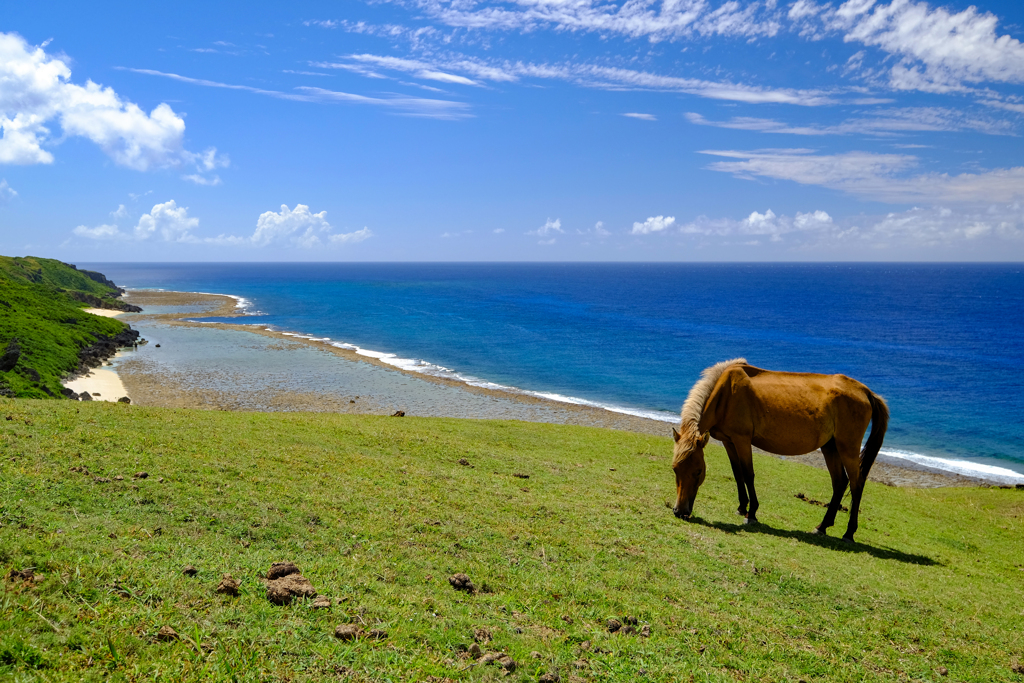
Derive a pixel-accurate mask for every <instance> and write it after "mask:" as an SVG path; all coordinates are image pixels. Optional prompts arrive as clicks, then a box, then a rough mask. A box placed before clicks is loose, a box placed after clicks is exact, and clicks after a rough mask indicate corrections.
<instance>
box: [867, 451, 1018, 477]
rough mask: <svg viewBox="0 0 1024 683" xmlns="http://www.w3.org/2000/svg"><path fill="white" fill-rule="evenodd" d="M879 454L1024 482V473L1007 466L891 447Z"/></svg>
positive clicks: (958, 472) (954, 470) (977, 474)
mask: <svg viewBox="0 0 1024 683" xmlns="http://www.w3.org/2000/svg"><path fill="white" fill-rule="evenodd" d="M878 454H879V455H884V456H888V457H890V458H896V459H898V460H906V461H907V462H912V463H914V464H916V465H921V466H922V467H928V468H931V469H933V470H942V471H943V472H953V473H954V474H962V475H963V476H965V477H974V478H975V479H986V480H988V481H992V482H997V483H999V484H1024V474H1021V473H1020V472H1014V471H1013V470H1011V469H1007V468H1005V467H997V466H995V465H986V464H985V463H981V462H971V461H969V460H951V459H947V458H935V457H932V456H930V455H921V454H920V453H912V452H909V451H900V450H896V449H890V448H883V449H882V450H880V451H879V452H878Z"/></svg>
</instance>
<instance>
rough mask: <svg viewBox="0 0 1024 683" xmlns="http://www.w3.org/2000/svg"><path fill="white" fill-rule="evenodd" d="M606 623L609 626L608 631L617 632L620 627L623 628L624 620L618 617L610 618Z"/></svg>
mask: <svg viewBox="0 0 1024 683" xmlns="http://www.w3.org/2000/svg"><path fill="white" fill-rule="evenodd" d="M605 625H606V626H607V627H608V631H609V632H611V633H615V632H616V631H618V630H619V629H620V628H622V622H621V621H619V620H618V619H609V620H608V621H607V622H605Z"/></svg>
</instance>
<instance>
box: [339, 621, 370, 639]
mask: <svg viewBox="0 0 1024 683" xmlns="http://www.w3.org/2000/svg"><path fill="white" fill-rule="evenodd" d="M361 635H363V629H361V628H359V627H358V626H356V625H355V624H342V625H341V626H339V627H337V628H336V629H334V637H335V638H337V639H338V640H355V639H356V638H358V637H359V636H361Z"/></svg>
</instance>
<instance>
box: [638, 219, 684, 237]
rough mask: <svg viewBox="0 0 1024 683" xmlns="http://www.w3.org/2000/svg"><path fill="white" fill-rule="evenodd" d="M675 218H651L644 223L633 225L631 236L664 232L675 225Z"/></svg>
mask: <svg viewBox="0 0 1024 683" xmlns="http://www.w3.org/2000/svg"><path fill="white" fill-rule="evenodd" d="M675 222H676V219H675V216H651V217H650V218H648V219H647V220H645V221H644V222H643V223H633V229H632V230H630V233H629V234H631V235H650V234H651V233H655V232H662V231H664V230H666V229H668V228H671V227H672V226H673V225H675Z"/></svg>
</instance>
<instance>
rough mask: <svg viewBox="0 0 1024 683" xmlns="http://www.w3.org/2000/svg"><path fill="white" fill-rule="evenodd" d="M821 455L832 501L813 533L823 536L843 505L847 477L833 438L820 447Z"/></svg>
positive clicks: (833, 522)
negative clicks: (830, 478) (823, 459)
mask: <svg viewBox="0 0 1024 683" xmlns="http://www.w3.org/2000/svg"><path fill="white" fill-rule="evenodd" d="M821 454H822V455H824V456H825V466H826V467H828V473H829V476H831V477H832V500H830V501H829V503H828V510H827V511H826V512H825V518H824V519H822V520H821V524H819V525H818V526H817V527H816V528H815V529H814V533H816V534H821V535H822V536H824V535H825V534H826V533H827V531H828V528H829V527H830V526H832V525H833V524H835V523H836V513H837V512H839V507H840V506H841V505H842V503H843V494H844V493H846V485H847V484H848V483H849V477H847V476H846V468H844V467H843V461H842V459H841V458H840V457H839V451H838V449H837V448H836V440H835V439H834V438H833V439H830V440H829V442H828V443H827V444H825V445H824V446H822V447H821Z"/></svg>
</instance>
